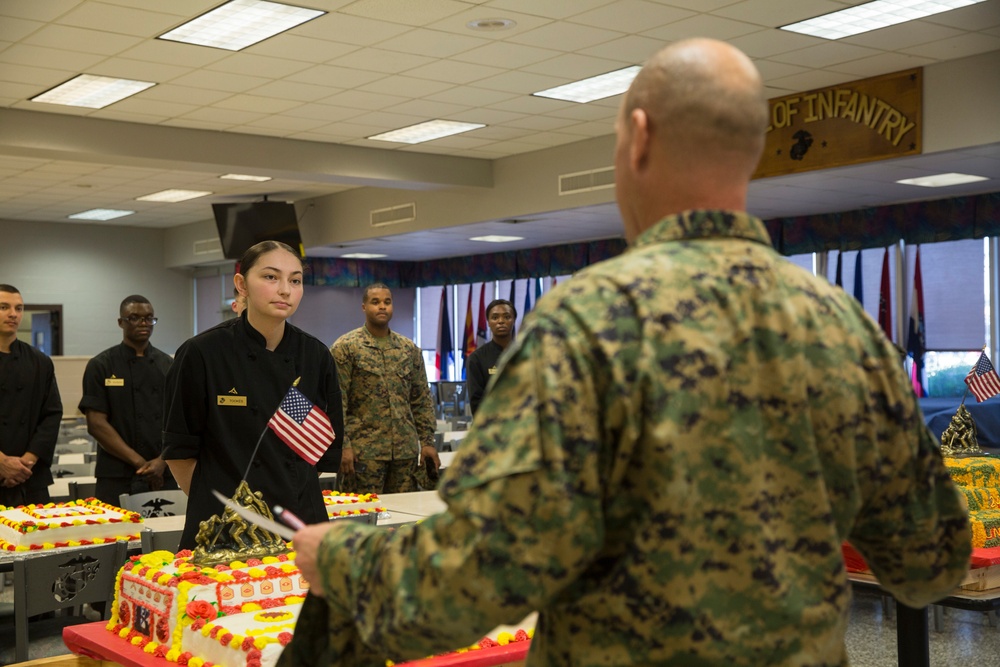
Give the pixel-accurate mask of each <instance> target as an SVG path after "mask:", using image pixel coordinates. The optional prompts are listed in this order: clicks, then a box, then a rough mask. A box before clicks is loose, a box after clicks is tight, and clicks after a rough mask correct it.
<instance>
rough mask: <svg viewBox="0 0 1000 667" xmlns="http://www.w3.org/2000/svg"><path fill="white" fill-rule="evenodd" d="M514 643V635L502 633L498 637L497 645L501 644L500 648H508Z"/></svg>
mask: <svg viewBox="0 0 1000 667" xmlns="http://www.w3.org/2000/svg"><path fill="white" fill-rule="evenodd" d="M512 641H514V635H512V634H510V633H509V632H501V633H500V634H498V635H497V644H500V646H506V645H507V644H509V643H511V642H512Z"/></svg>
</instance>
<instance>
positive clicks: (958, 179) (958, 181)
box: [896, 172, 990, 188]
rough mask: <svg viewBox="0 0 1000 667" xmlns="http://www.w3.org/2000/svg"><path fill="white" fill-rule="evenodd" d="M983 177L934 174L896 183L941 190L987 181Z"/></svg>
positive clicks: (905, 179)
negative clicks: (951, 186) (952, 186)
mask: <svg viewBox="0 0 1000 667" xmlns="http://www.w3.org/2000/svg"><path fill="white" fill-rule="evenodd" d="M988 180H990V179H988V178H986V177H985V176H973V175H972V174H956V173H954V172H952V173H950V174H934V175H933V176H921V177H920V178H904V179H903V180H901V181H896V182H897V183H902V184H903V185H920V186H923V187H925V188H943V187H946V186H949V185H962V184H963V183H977V182H979V181H988Z"/></svg>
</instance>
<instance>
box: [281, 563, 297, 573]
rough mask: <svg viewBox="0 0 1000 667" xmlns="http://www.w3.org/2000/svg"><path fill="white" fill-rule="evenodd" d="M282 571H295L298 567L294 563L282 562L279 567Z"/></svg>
mask: <svg viewBox="0 0 1000 667" xmlns="http://www.w3.org/2000/svg"><path fill="white" fill-rule="evenodd" d="M279 569H280V570H281V571H282V572H297V571H298V569H299V568H297V567H295V564H294V563H282V564H281V567H280V568H279Z"/></svg>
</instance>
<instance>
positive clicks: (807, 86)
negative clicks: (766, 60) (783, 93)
mask: <svg viewBox="0 0 1000 667" xmlns="http://www.w3.org/2000/svg"><path fill="white" fill-rule="evenodd" d="M851 80H852V77H851V76H850V75H848V74H839V73H836V72H828V71H812V72H802V73H801V74H792V75H791V76H785V77H780V78H778V79H775V80H774V81H772V82H771V83H773V84H774V85H775V86H778V87H781V88H785V89H788V90H796V91H803V90H815V89H817V88H826V87H827V86H835V85H837V84H838V83H844V82H845V81H851Z"/></svg>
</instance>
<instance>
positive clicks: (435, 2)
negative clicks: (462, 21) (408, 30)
mask: <svg viewBox="0 0 1000 667" xmlns="http://www.w3.org/2000/svg"><path fill="white" fill-rule="evenodd" d="M467 8H468V5H467V4H465V3H464V2H456V1H455V0H420V2H413V0H410V1H409V2H398V0H358V2H352V3H351V4H349V5H347V6H346V7H344V8H343V9H341V10H340V11H341V12H343V13H345V14H353V15H355V16H363V17H365V18H370V19H375V20H378V21H389V22H391V23H403V24H405V25H413V26H419V25H427V24H428V23H433V22H434V21H439V20H441V19H444V18H446V17H448V16H452V15H454V14H458V13H459V12H462V11H464V10H466V9H467Z"/></svg>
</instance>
